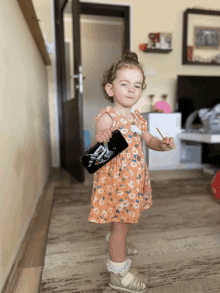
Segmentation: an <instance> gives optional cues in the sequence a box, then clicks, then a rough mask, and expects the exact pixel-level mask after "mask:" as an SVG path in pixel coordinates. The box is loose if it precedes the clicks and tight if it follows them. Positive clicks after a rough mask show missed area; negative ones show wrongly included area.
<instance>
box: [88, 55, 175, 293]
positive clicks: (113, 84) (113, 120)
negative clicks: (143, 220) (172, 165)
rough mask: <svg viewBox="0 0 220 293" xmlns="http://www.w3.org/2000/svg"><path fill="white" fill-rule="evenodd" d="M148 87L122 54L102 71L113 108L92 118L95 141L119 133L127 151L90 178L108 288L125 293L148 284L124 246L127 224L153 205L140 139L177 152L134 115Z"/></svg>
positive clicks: (157, 148)
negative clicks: (107, 232) (103, 228)
mask: <svg viewBox="0 0 220 293" xmlns="http://www.w3.org/2000/svg"><path fill="white" fill-rule="evenodd" d="M145 88H146V84H145V75H144V72H143V69H142V67H141V65H140V64H139V62H138V57H137V55H136V54H135V53H133V52H127V53H126V54H124V55H123V56H122V57H121V59H119V60H118V62H116V63H114V64H113V65H112V66H111V67H110V68H109V70H107V71H106V73H105V74H104V77H103V81H102V89H103V92H104V94H105V97H106V99H107V100H108V101H110V102H111V103H114V107H113V108H112V107H110V106H108V107H106V108H105V109H102V110H101V112H100V114H99V115H98V116H96V117H95V121H96V135H95V139H94V141H93V145H95V144H96V143H97V142H104V143H107V142H108V141H109V140H110V138H111V136H112V131H114V130H115V129H119V130H120V132H121V133H122V135H123V136H124V138H125V139H126V141H127V143H128V148H127V149H125V150H124V151H123V152H121V153H120V154H119V155H118V156H116V157H115V158H114V159H112V160H111V161H109V162H108V163H107V164H105V165H104V166H103V167H102V168H100V169H99V170H98V171H97V172H96V173H95V174H94V183H93V191H92V199H91V211H90V214H89V218H88V221H89V222H93V223H100V224H101V223H111V236H110V239H109V252H110V259H108V262H107V264H106V265H107V268H108V271H109V272H110V283H109V286H110V287H111V288H114V289H118V290H122V291H126V292H135V293H136V292H145V291H146V290H147V281H146V279H145V278H144V277H143V276H142V275H140V274H139V273H138V272H137V271H136V270H135V269H134V268H131V267H130V265H131V260H130V259H126V256H127V255H135V254H137V250H136V249H135V248H133V247H131V246H129V245H127V236H128V233H129V230H130V227H131V224H134V223H138V219H139V216H140V213H141V211H143V210H146V209H148V208H149V207H151V205H152V190H151V184H150V179H149V174H148V170H147V165H146V162H145V160H144V154H143V147H142V139H144V140H145V144H146V146H147V147H148V148H151V149H152V150H155V151H170V150H171V149H173V148H175V144H174V142H173V138H168V137H166V138H164V139H163V140H162V141H161V140H159V139H158V138H156V137H154V136H152V135H151V134H150V133H149V132H148V131H147V121H146V120H144V119H143V117H142V116H141V115H140V114H139V111H138V110H135V111H133V109H132V107H133V106H134V105H135V104H136V103H137V102H138V100H139V99H140V97H141V94H142V92H143V90H144V89H145Z"/></svg>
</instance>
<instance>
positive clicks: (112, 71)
mask: <svg viewBox="0 0 220 293" xmlns="http://www.w3.org/2000/svg"><path fill="white" fill-rule="evenodd" d="M122 67H127V68H134V67H137V68H139V69H140V70H141V72H142V74H143V84H142V90H144V89H145V88H146V87H147V85H146V83H145V75H144V70H143V68H142V66H141V65H140V63H139V61H138V56H137V54H136V53H134V52H130V51H127V52H126V53H125V54H123V55H122V57H121V58H120V59H119V60H118V61H116V62H115V63H113V64H112V66H111V67H110V68H109V69H108V70H106V71H105V73H104V75H103V78H102V81H101V87H102V91H103V93H104V95H105V98H106V99H107V100H108V101H110V102H111V103H114V99H113V97H110V96H109V95H108V94H107V92H106V90H105V85H106V84H107V83H110V84H112V82H113V81H114V80H115V78H116V74H117V71H118V70H119V69H121V68H122Z"/></svg>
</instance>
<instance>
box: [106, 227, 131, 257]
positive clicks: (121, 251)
mask: <svg viewBox="0 0 220 293" xmlns="http://www.w3.org/2000/svg"><path fill="white" fill-rule="evenodd" d="M128 226H129V224H123V223H113V232H112V234H111V237H110V241H109V242H110V256H111V261H113V262H124V261H125V257H126V242H127V241H126V235H127V230H128Z"/></svg>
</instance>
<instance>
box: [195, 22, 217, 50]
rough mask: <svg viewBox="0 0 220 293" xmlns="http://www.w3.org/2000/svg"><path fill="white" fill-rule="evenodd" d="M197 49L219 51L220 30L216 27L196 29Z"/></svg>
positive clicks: (196, 27)
mask: <svg viewBox="0 0 220 293" xmlns="http://www.w3.org/2000/svg"><path fill="white" fill-rule="evenodd" d="M194 46H195V49H203V50H204V49H205V50H219V48H220V28H215V27H198V26H195V27H194Z"/></svg>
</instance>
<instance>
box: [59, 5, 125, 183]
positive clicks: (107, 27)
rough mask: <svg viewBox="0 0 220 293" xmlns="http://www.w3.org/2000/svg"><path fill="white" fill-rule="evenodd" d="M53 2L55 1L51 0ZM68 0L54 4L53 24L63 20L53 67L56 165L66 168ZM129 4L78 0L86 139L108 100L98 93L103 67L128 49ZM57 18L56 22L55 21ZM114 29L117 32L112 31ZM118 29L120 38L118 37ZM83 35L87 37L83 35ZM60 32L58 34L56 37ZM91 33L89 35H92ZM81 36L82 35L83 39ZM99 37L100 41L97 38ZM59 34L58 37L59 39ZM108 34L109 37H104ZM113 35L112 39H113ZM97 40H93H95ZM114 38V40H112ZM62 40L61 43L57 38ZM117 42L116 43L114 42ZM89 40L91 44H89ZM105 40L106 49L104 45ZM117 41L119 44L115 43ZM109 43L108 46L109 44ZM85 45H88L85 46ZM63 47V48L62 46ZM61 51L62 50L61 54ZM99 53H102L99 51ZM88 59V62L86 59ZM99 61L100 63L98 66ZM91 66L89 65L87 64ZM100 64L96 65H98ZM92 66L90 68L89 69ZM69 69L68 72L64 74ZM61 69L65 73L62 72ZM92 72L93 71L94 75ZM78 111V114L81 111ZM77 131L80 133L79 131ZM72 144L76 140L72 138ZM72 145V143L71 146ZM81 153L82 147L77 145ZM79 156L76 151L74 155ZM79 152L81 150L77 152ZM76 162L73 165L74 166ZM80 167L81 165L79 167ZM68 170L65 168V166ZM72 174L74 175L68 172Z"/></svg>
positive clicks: (69, 96)
mask: <svg viewBox="0 0 220 293" xmlns="http://www.w3.org/2000/svg"><path fill="white" fill-rule="evenodd" d="M74 1H75V0H74ZM55 2H56V1H55ZM71 2H72V1H64V0H60V4H57V7H55V14H56V17H55V18H56V23H59V21H61V23H62V22H63V25H61V26H60V27H58V28H56V35H57V36H58V37H56V42H57V44H56V45H57V50H58V49H59V48H60V51H59V52H60V53H61V54H57V69H58V68H60V69H61V72H62V73H61V72H60V73H59V72H57V81H58V84H60V85H61V86H60V87H59V86H58V91H60V94H58V98H59V108H60V109H59V114H60V115H59V118H60V119H59V121H60V123H59V124H60V125H59V126H60V127H59V128H60V166H61V168H66V154H65V129H64V128H65V127H64V118H65V117H64V116H65V111H63V107H62V103H63V101H68V99H74V97H73V95H74V90H73V88H74V86H75V85H74V79H69V76H70V75H71V74H72V73H71V70H72V69H71V66H72V67H74V65H73V64H69V66H63V65H62V61H63V64H67V59H68V58H67V57H68V56H71V54H72V57H71V58H70V57H69V59H70V60H74V56H73V54H74V53H71V52H73V50H72V48H70V46H69V44H68V43H69V42H68V40H65V37H64V36H63V35H64V30H65V22H64V19H65V17H66V18H68V15H67V13H71V9H68V5H69V4H70V3H71ZM130 10H131V7H130V5H124V6H122V5H115V4H114V5H110V4H103V3H97V2H96V3H94V2H80V31H81V51H82V67H83V76H84V80H83V83H84V88H83V99H82V100H83V115H82V116H83V122H84V123H83V127H84V130H87V131H89V132H90V139H91V140H92V139H93V137H94V135H95V120H94V118H95V116H96V115H97V114H98V113H99V111H100V109H101V108H105V107H106V106H107V105H109V103H108V101H107V100H105V99H104V95H103V94H102V92H101V86H100V80H101V77H102V75H103V73H104V72H103V70H104V69H107V68H108V67H109V65H111V64H112V62H114V61H115V60H116V59H117V58H118V57H119V56H120V55H121V54H122V53H123V52H125V51H127V50H131V48H130V23H131V21H130V15H131V11H130ZM57 21H58V22H57ZM116 31H117V32H116ZM120 31H121V37H120ZM86 34H87V36H86ZM61 35H62V37H60V36H61ZM92 35H93V36H92ZM84 36H85V38H83V37H84ZM100 36H101V38H102V40H101V39H99V37H100ZM59 37H60V38H59ZM108 37H110V38H112V40H110V38H109V40H108ZM114 37H115V42H113V39H114ZM96 38H97V42H96V43H95V39H96ZM116 38H117V40H116ZM58 39H60V40H63V41H64V42H63V44H61V42H58V41H57V40H58ZM117 41H118V44H117ZM92 42H93V45H91V44H92ZM108 42H109V46H108V50H106V49H104V48H106V44H107V43H108ZM119 42H120V44H119ZM110 44H111V45H110ZM88 45H89V48H88ZM62 46H63V47H62ZM62 52H63V53H62ZM101 52H102V53H101ZM88 61H90V62H88ZM100 64H101V65H100ZM90 65H92V66H90ZM98 65H100V66H98ZM92 67H93V68H92ZM68 70H69V73H68ZM64 71H65V72H64ZM94 73H95V74H94ZM81 114H82V113H81ZM79 133H80V132H79ZM81 141H83V149H84V151H85V143H84V137H83V138H82V137H81ZM75 144H76V140H75ZM75 147H76V145H73V146H72V150H73V152H74V148H75ZM81 152H82V148H81ZM77 155H78V156H79V154H77ZM81 155H82V153H81ZM78 167H79V165H78V166H77V168H78ZM81 167H82V166H81ZM82 168H84V167H82ZM67 170H68V169H67ZM72 175H73V177H75V175H74V174H72ZM82 177H83V176H81V178H80V180H79V178H76V179H77V180H78V181H80V182H83V181H84V178H82Z"/></svg>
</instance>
